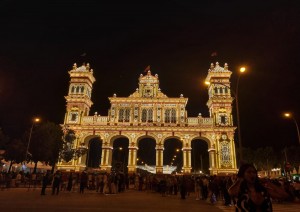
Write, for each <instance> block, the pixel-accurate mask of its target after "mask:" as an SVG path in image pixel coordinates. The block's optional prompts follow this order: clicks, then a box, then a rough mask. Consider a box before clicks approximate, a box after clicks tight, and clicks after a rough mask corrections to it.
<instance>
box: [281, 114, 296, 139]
mask: <svg viewBox="0 0 300 212" xmlns="http://www.w3.org/2000/svg"><path fill="white" fill-rule="evenodd" d="M284 116H285V117H286V118H292V119H293V121H294V123H295V125H296V129H297V133H298V142H299V144H300V133H299V126H298V123H297V121H296V119H295V117H294V116H293V115H292V114H291V113H285V114H284Z"/></svg>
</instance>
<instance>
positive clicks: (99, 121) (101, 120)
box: [82, 116, 108, 125]
mask: <svg viewBox="0 0 300 212" xmlns="http://www.w3.org/2000/svg"><path fill="white" fill-rule="evenodd" d="M107 121H108V117H107V116H84V117H83V119H82V124H95V125H107Z"/></svg>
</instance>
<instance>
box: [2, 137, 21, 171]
mask: <svg viewBox="0 0 300 212" xmlns="http://www.w3.org/2000/svg"><path fill="white" fill-rule="evenodd" d="M25 151H26V147H25V145H24V143H23V142H22V141H21V140H20V139H13V140H10V141H9V142H8V143H7V145H6V146H5V153H4V159H5V160H6V161H10V166H9V169H8V172H10V170H11V166H12V164H13V163H21V162H23V161H24V159H25V158H24V155H25Z"/></svg>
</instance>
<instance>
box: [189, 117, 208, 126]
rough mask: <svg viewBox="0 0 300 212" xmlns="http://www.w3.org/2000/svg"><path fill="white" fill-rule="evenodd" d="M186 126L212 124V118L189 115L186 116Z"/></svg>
mask: <svg viewBox="0 0 300 212" xmlns="http://www.w3.org/2000/svg"><path fill="white" fill-rule="evenodd" d="M187 124H188V126H212V125H213V119H212V118H202V117H190V118H187Z"/></svg>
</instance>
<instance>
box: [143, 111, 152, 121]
mask: <svg viewBox="0 0 300 212" xmlns="http://www.w3.org/2000/svg"><path fill="white" fill-rule="evenodd" d="M142 122H153V110H152V109H151V108H150V109H143V110H142Z"/></svg>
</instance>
